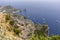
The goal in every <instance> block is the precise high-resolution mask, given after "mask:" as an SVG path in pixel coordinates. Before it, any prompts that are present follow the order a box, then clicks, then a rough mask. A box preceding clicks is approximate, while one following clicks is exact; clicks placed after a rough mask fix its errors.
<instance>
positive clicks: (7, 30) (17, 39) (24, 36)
mask: <svg viewBox="0 0 60 40" xmlns="http://www.w3.org/2000/svg"><path fill="white" fill-rule="evenodd" d="M16 11H17V9H14V8H13V7H11V6H5V7H2V6H1V7H0V40H29V38H31V36H32V34H34V33H35V32H36V30H39V32H40V34H41V31H43V33H44V35H45V36H46V35H48V26H47V25H40V24H39V25H36V24H35V23H33V22H32V21H31V20H29V19H27V18H26V17H25V16H22V15H18V14H15V13H14V12H16ZM40 34H39V35H40Z"/></svg>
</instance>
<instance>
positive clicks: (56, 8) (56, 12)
mask: <svg viewBox="0 0 60 40" xmlns="http://www.w3.org/2000/svg"><path fill="white" fill-rule="evenodd" d="M0 5H1V6H7V5H11V6H13V7H14V8H16V9H21V10H22V12H20V13H19V14H21V15H24V16H26V17H27V18H28V19H30V20H32V21H33V22H34V23H37V24H48V26H49V35H53V34H54V35H60V3H59V2H27V1H26V2H25V1H24V2H23V1H22V2H0ZM23 9H26V11H23Z"/></svg>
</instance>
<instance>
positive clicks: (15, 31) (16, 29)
mask: <svg viewBox="0 0 60 40" xmlns="http://www.w3.org/2000/svg"><path fill="white" fill-rule="evenodd" d="M13 31H14V33H15V35H19V33H20V32H21V30H19V29H18V28H14V29H13Z"/></svg>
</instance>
